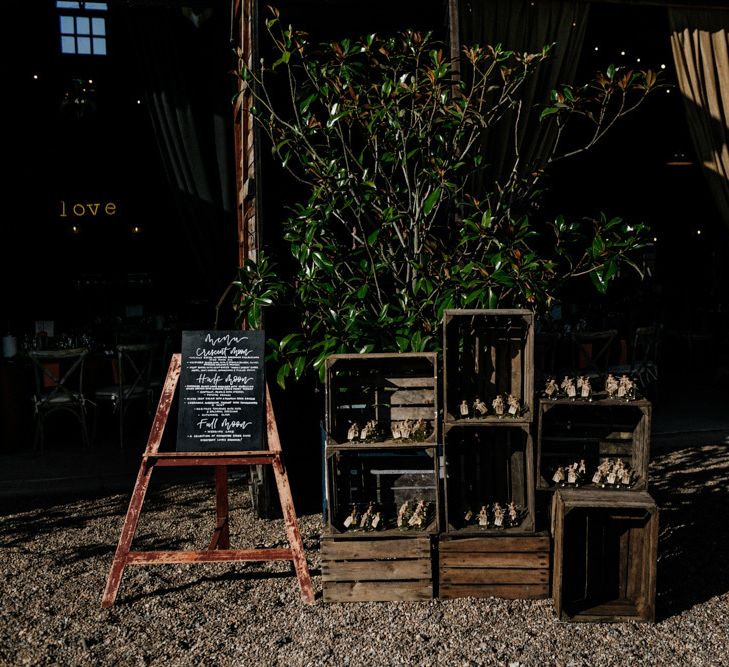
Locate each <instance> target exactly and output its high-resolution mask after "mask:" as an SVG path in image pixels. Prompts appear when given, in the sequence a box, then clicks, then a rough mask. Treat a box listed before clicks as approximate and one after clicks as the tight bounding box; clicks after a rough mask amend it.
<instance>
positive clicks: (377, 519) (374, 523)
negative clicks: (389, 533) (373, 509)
mask: <svg viewBox="0 0 729 667" xmlns="http://www.w3.org/2000/svg"><path fill="white" fill-rule="evenodd" d="M379 525H380V515H379V514H375V518H374V519H372V527H373V528H377V526H379Z"/></svg>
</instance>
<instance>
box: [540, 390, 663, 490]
mask: <svg viewBox="0 0 729 667" xmlns="http://www.w3.org/2000/svg"><path fill="white" fill-rule="evenodd" d="M538 412H539V417H538V427H537V469H536V475H537V488H538V489H545V490H554V489H555V488H556V487H555V484H554V482H553V481H552V476H553V474H554V470H555V469H556V467H557V466H560V465H567V464H570V463H572V462H573V461H579V460H580V459H581V458H584V459H585V462H586V464H587V469H588V474H587V476H586V484H583V485H581V486H580V489H585V490H586V489H590V488H592V489H595V488H597V487H596V486H595V485H593V484H592V483H591V478H592V473H593V472H594V470H595V468H597V466H598V465H599V463H601V462H602V461H603V460H605V459H608V458H611V459H616V458H620V459H623V460H624V461H625V462H626V463H627V464H628V465H629V466H630V467H631V469H632V470H634V471H635V473H636V474H637V475H638V478H637V480H636V481H635V483H634V484H633V485H632V486H631V487H630V488H629V489H625V490H626V491H640V490H644V489H646V488H647V486H648V463H649V459H650V439H651V413H652V406H651V403H650V401H648V400H645V399H641V400H635V401H627V402H622V401H616V400H612V399H600V400H595V401H592V402H587V401H581V400H575V401H572V400H570V399H566V398H560V399H558V400H556V401H552V400H549V399H544V398H543V399H540V400H539V406H538Z"/></svg>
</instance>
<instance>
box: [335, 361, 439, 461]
mask: <svg viewBox="0 0 729 667" xmlns="http://www.w3.org/2000/svg"><path fill="white" fill-rule="evenodd" d="M437 390H438V371H437V355H436V354H435V353H425V352H424V353H419V352H418V353H415V352H413V353H382V354H375V353H371V354H334V355H331V356H330V357H328V358H327V361H326V378H325V392H326V431H327V445H330V446H348V445H349V446H353V447H360V446H365V447H377V446H385V447H392V446H394V445H402V446H412V445H417V444H423V443H435V442H436V441H437V432H438V409H439V408H438V392H437ZM418 419H423V420H425V421H426V422H427V423H428V424H429V426H430V429H431V430H430V434H429V435H428V436H427V437H425V438H421V439H418V440H417V441H415V440H413V439H408V440H401V439H399V438H398V439H393V437H392V426H393V423H394V422H402V421H404V420H411V421H416V420H418ZM369 420H375V421H376V422H377V423H378V425H379V426H380V428H382V430H383V432H384V437H383V438H381V439H380V441H379V442H375V443H372V442H360V441H358V440H357V441H354V442H351V443H350V442H349V441H348V439H347V433H348V431H349V427H350V425H351V424H352V423H353V422H357V423H359V425H360V426H363V425H364V424H365V423H366V422H368V421H369Z"/></svg>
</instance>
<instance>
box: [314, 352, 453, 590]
mask: <svg viewBox="0 0 729 667" xmlns="http://www.w3.org/2000/svg"><path fill="white" fill-rule="evenodd" d="M437 397H438V374H437V356H436V355H435V354H429V353H423V354H420V353H411V354H359V355H333V356H331V357H329V359H328V360H327V368H326V443H325V458H326V468H325V482H326V504H327V525H326V530H325V535H324V536H323V538H322V548H321V557H322V580H323V595H324V600H325V601H326V602H340V601H341V602H344V601H370V600H422V599H428V598H432V597H433V566H432V536H433V535H436V534H437V533H438V531H439V527H440V513H441V510H440V492H439V480H438V456H437V442H438V430H439V429H438V399H437ZM368 425H369V427H368ZM365 428H368V431H367V433H366V434H365V435H364V436H363V435H362V430H363V429H365ZM418 504H421V506H422V507H424V508H425V515H424V517H423V520H422V521H421V520H418V521H416V522H412V523H411V521H410V519H412V517H413V515H414V514H413V513H414V512H415V511H416V508H417V506H418ZM368 508H371V514H370V515H369V518H368V519H366V520H365V521H364V522H362V517H363V516H364V515H365V514H366V513H367V511H368ZM375 515H376V516H378V519H377V520H376V522H374V523H375V524H376V525H373V522H372V520H371V519H372V518H373V516H375ZM399 517H405V518H404V519H403V520H402V521H400V520H399Z"/></svg>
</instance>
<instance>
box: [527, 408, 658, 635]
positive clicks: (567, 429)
mask: <svg viewBox="0 0 729 667" xmlns="http://www.w3.org/2000/svg"><path fill="white" fill-rule="evenodd" d="M538 412H539V418H538V430H537V489H538V494H546V495H551V496H552V498H551V503H550V504H551V512H550V514H551V525H552V533H553V536H554V558H553V577H552V589H553V598H554V605H555V609H556V611H557V614H558V616H559V617H560V619H561V620H564V621H581V622H611V621H619V622H622V621H653V620H654V619H655V592H656V561H657V549H658V508H657V506H656V503H655V501H654V500H653V498H651V496H650V495H649V494H648V493H647V491H646V489H647V487H648V462H649V458H650V451H649V450H650V437H651V412H652V406H651V403H650V401H647V400H645V399H634V400H622V399H616V398H607V397H605V396H601V395H599V394H598V395H597V396H596V397H595V398H593V399H592V400H583V399H578V398H577V399H568V398H559V399H557V400H551V399H546V398H543V399H540V401H539V407H538ZM577 462H579V463H580V465H583V466H584V468H585V472H584V474H583V475H580V476H579V477H578V480H577V483H569V482H568V481H567V480H566V479H562V480H560V477H562V475H561V474H559V473H558V474H555V471H557V470H558V469H560V468H561V469H563V470H564V469H565V467H566V466H569V465H573V466H574V465H575V464H576V463H577ZM618 463H619V465H620V466H621V467H624V468H625V469H627V470H628V471H629V474H628V476H627V478H626V479H625V481H621V478H620V476H617V477H616V478H613V479H606V476H605V475H604V474H602V475H595V472H596V471H597V470H598V469H599V468H600V466H601V465H606V464H607V465H612V466H613V469H614V468H615V466H617V465H618ZM606 470H607V468H606Z"/></svg>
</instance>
